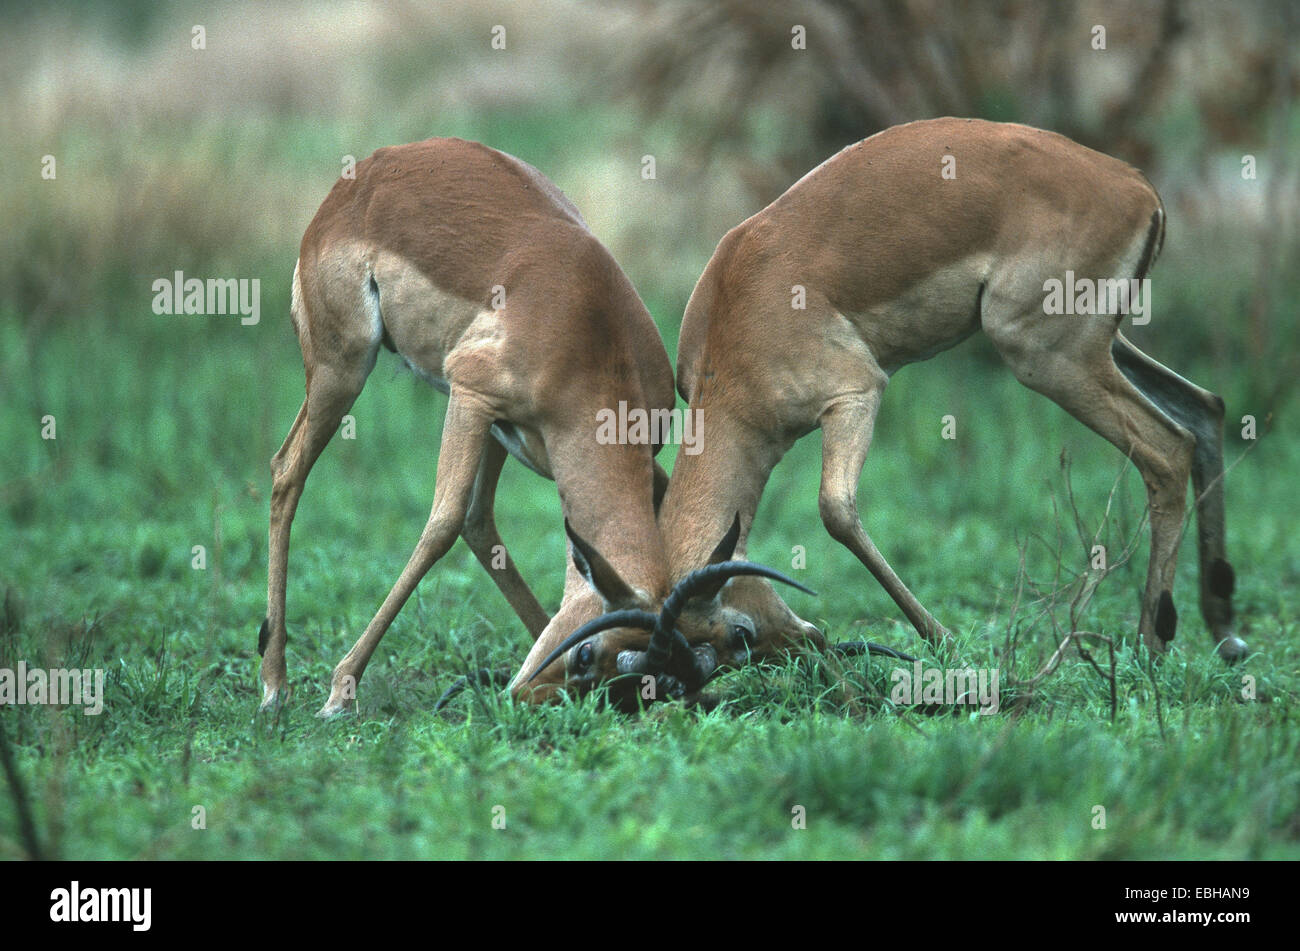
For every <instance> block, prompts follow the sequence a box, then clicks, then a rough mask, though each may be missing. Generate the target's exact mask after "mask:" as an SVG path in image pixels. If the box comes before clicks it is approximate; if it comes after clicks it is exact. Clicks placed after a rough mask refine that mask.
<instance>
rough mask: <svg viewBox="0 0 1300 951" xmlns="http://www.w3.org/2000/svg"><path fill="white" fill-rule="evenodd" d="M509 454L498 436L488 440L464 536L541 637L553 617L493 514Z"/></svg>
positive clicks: (531, 629)
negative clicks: (519, 565)
mask: <svg viewBox="0 0 1300 951" xmlns="http://www.w3.org/2000/svg"><path fill="white" fill-rule="evenodd" d="M506 455H507V454H506V450H505V447H504V446H502V445H501V443H499V442H497V441H496V440H495V439H489V440H488V443H487V446H486V448H485V449H484V451H483V460H482V462H481V463H480V464H479V470H478V477H477V478H476V479H475V480H474V495H473V497H472V499H471V500H470V505H469V512H468V513H467V515H466V517H465V527H464V528H463V529H462V530H461V536H462V537H463V538H464V539H465V544H467V545H468V546H469V550H470V551H472V552H473V553H474V557H475V558H477V559H478V561H479V564H481V565H482V566H483V568H484V570H486V571H487V573H488V574H489V575H491V576H492V580H493V581H495V582H496V586H497V588H499V589H500V591H501V593H502V594H503V595H505V599H506V600H507V601H509V602H510V606H511V607H512V608H514V610H515V614H517V615H519V620H521V621H523V622H524V627H526V628H528V633H529V634H531V635H532V637H533V640H536V639H537V638H539V637H541V636H542V631H544V630H545V629H546V625H548V624H550V623H551V616H550V615H549V614H547V613H546V610H545V609H544V608H543V607H542V605H541V603H540V602H539V601H538V600H537V596H536V595H535V594H533V589H532V588H530V587H528V582H526V581H525V580H524V579H523V576H522V575H520V574H519V569H518V568H517V567H516V566H515V560H514V559H513V558H511V557H510V552H508V551H506V546H505V545H504V544H502V542H501V536H500V535H499V534H498V533H497V526H496V519H495V518H494V516H493V504H494V502H495V501H496V491H497V480H498V479H500V478H501V466H502V465H504V464H505V461H506Z"/></svg>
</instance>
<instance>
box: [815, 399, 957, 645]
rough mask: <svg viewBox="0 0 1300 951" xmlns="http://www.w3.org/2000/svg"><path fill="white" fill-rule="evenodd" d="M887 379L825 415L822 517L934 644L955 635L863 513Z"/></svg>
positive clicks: (925, 636) (842, 400) (823, 424)
mask: <svg viewBox="0 0 1300 951" xmlns="http://www.w3.org/2000/svg"><path fill="white" fill-rule="evenodd" d="M884 388H885V383H884V380H883V375H882V379H881V381H880V383H879V385H878V386H876V387H873V388H872V389H870V390H868V391H866V392H864V393H861V394H859V395H857V396H855V397H849V398H844V399H841V400H838V401H837V402H835V403H834V404H832V405H831V406H830V408H828V409H827V410H826V411H825V412H824V413H823V414H822V417H821V428H822V485H821V494H820V496H819V498H818V508H819V510H820V511H821V517H822V522H823V523H824V524H825V525H826V530H827V531H828V532H830V534H831V537H832V538H834V539H835V540H836V541H838V542H839V543H840V544H842V545H844V546H845V547H846V548H848V550H849V551H851V552H853V554H855V555H857V556H858V560H859V561H861V562H862V563H863V564H864V565H866V566H867V570H868V571H870V572H871V573H872V574H873V575H874V576H875V578H876V580H877V581H879V582H880V584H881V586H882V587H883V588H884V589H885V590H886V591H887V592H888V593H889V596H890V597H891V598H893V599H894V603H895V604H897V605H898V606H899V608H901V609H902V611H903V614H904V615H906V616H907V619H908V620H909V621H910V622H911V623H912V626H913V627H915V628H916V630H917V631H918V632H919V633H920V634H921V636H922V637H924V638H925V639H926V640H927V641H930V642H931V643H932V644H935V643H939V642H941V641H943V642H946V641H947V640H948V639H949V637H950V636H951V635H949V633H948V631H947V629H946V628H944V626H943V625H942V624H940V623H939V622H938V621H936V620H935V619H934V617H933V616H932V615H931V614H930V612H929V611H927V610H926V609H925V608H924V607H922V605H921V602H920V601H918V600H916V597H915V596H914V595H913V594H912V592H911V591H909V590H908V589H907V586H906V585H905V584H903V582H902V580H901V579H899V577H898V575H896V574H894V569H893V568H891V567H889V562H887V561H885V557H884V556H883V555H882V554H881V553H880V551H879V550H878V549H877V548H876V546H875V545H874V544H872V541H871V539H870V538H869V537H868V536H867V533H866V531H865V530H864V529H863V527H862V521H861V519H860V518H859V517H858V503H857V494H858V480H859V479H860V478H861V476H862V465H863V463H864V462H866V459H867V450H868V449H870V447H871V435H872V431H873V428H874V426H875V422H876V413H877V411H878V410H879V409H880V396H881V393H882V392H883V391H884Z"/></svg>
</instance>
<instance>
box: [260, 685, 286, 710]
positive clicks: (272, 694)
mask: <svg viewBox="0 0 1300 951" xmlns="http://www.w3.org/2000/svg"><path fill="white" fill-rule="evenodd" d="M288 702H289V687H288V685H286V684H281V685H280V686H278V687H273V686H271V685H270V684H263V685H262V703H261V706H259V707H258V708H257V712H258V713H279V712H280V710H281V709H282V708H283V707H284V705H285V704H286V703H288Z"/></svg>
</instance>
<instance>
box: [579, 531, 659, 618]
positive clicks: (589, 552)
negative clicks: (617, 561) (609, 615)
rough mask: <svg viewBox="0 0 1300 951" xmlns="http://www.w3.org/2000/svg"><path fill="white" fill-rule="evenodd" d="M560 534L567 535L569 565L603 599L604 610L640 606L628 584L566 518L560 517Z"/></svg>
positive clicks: (618, 609) (619, 609)
mask: <svg viewBox="0 0 1300 951" xmlns="http://www.w3.org/2000/svg"><path fill="white" fill-rule="evenodd" d="M564 533H565V534H566V535H568V536H569V549H570V552H571V554H572V556H573V566H574V567H575V568H577V569H578V574H580V575H582V577H583V578H585V579H586V581H587V584H589V585H590V586H591V590H593V591H595V592H596V593H597V594H598V595H600V597H601V599H602V600H603V601H604V602H605V611H606V612H609V611H621V610H626V609H629V608H636V607H640V606H641V604H640V599H639V598H638V597H637V594H636V592H635V591H634V590H633V589H632V586H631V585H629V584H628V583H627V582H626V581H624V580H623V578H622V576H621V575H620V574H619V573H618V572H617V571H616V570H614V566H613V565H611V564H610V563H609V562H608V561H606V560H605V556H604V555H602V554H601V553H600V552H598V551H597V550H596V549H595V548H594V547H593V546H592V545H591V544H590V543H588V542H587V541H586V539H584V538H583V537H582V536H581V535H579V534H578V533H577V532H575V531H574V530H573V526H572V525H570V524H569V520H568V519H567V518H566V519H565V520H564Z"/></svg>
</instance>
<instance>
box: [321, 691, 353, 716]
mask: <svg viewBox="0 0 1300 951" xmlns="http://www.w3.org/2000/svg"><path fill="white" fill-rule="evenodd" d="M356 709H357V701H356V697H355V695H348V694H345V693H344V692H343V691H340V690H337V689H335V690H332V691H330V698H329V699H328V700H326V701H325V706H323V707H321V708H320V710H319V711H318V712H317V713H316V716H318V717H320V718H321V719H322V720H329V719H332V718H334V717H337V716H343V715H344V714H346V713H353V712H355V711H356Z"/></svg>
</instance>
